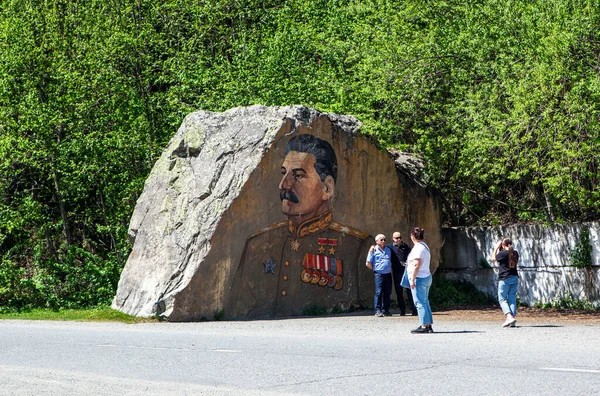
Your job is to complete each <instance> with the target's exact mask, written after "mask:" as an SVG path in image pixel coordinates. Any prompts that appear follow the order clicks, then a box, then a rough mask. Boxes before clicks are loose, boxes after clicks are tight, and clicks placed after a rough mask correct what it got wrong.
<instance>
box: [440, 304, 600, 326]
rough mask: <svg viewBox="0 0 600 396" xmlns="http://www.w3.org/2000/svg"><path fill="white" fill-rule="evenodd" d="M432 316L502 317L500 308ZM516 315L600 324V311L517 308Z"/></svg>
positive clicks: (495, 318) (462, 318)
mask: <svg viewBox="0 0 600 396" xmlns="http://www.w3.org/2000/svg"><path fill="white" fill-rule="evenodd" d="M433 314H434V316H441V317H444V319H448V320H473V321H482V322H487V321H496V322H497V321H501V320H502V319H503V315H502V311H501V310H500V308H492V307H489V308H488V307H484V308H475V307H470V308H465V309H452V310H446V311H435V312H434V313H433ZM517 316H518V317H519V318H520V319H528V318H529V319H543V320H545V321H552V322H555V321H586V322H590V323H598V324H600V312H587V311H576V310H569V309H539V308H519V309H518V310H517Z"/></svg>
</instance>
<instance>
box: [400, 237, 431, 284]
mask: <svg viewBox="0 0 600 396" xmlns="http://www.w3.org/2000/svg"><path fill="white" fill-rule="evenodd" d="M415 258H421V266H420V267H419V273H418V274H417V278H427V277H428V276H429V275H431V271H430V270H429V264H430V262H431V253H430V252H429V247H428V246H427V245H426V244H425V242H417V243H415V246H413V248H412V250H411V251H410V254H409V255H408V258H407V259H406V270H407V271H408V276H409V278H410V276H411V275H412V273H413V271H414V270H415V266H414V264H413V260H414V259H415Z"/></svg>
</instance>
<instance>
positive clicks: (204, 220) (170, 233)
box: [113, 106, 441, 321]
mask: <svg viewBox="0 0 600 396" xmlns="http://www.w3.org/2000/svg"><path fill="white" fill-rule="evenodd" d="M359 127H360V123H359V122H358V121H357V120H356V119H355V118H353V117H349V116H339V115H334V114H325V113H319V112H317V111H315V110H313V109H309V108H306V107H298V106H292V107H264V106H252V107H247V108H236V109H232V110H229V111H226V112H224V113H212V112H206V111H201V112H197V113H193V114H190V115H188V116H187V117H186V119H185V120H184V122H183V124H182V126H181V128H180V129H179V131H178V132H177V134H176V135H175V136H174V137H173V139H171V141H170V143H169V145H168V146H167V148H166V149H165V151H164V152H163V154H162V156H161V157H160V159H159V160H158V161H157V163H156V164H155V166H154V168H153V170H152V172H151V174H150V176H149V177H148V180H147V181H146V185H145V187H144V191H143V193H142V195H141V196H140V198H139V200H138V203H137V205H136V208H135V211H134V214H133V217H132V220H131V224H130V229H129V234H130V237H131V238H132V239H133V241H134V245H133V250H132V252H131V255H130V257H129V259H128V261H127V264H126V266H125V268H124V270H123V273H122V275H121V280H120V282H119V288H118V291H117V295H116V296H115V299H114V301H113V307H114V308H115V309H118V310H121V311H123V312H126V313H129V314H132V315H136V316H155V315H160V316H162V317H165V318H168V319H169V320H174V321H189V320H200V319H203V318H207V319H212V318H213V317H222V316H224V317H226V318H243V317H271V316H280V315H299V314H302V313H305V312H309V311H311V310H314V309H315V308H317V309H322V308H325V309H333V308H339V309H348V308H351V307H353V306H359V305H372V301H373V298H372V295H373V275H372V273H371V271H369V270H368V269H367V268H366V267H365V265H364V261H365V256H366V250H367V249H368V247H369V246H370V245H371V244H372V243H373V237H372V236H374V235H376V234H378V233H384V234H386V235H387V236H388V239H391V238H390V237H391V234H392V232H393V231H396V230H398V231H400V232H402V234H403V236H404V240H405V241H409V238H408V234H409V230H410V229H411V228H412V227H414V226H420V227H422V228H424V229H425V231H426V232H425V239H426V242H427V243H428V244H429V246H430V247H431V251H432V255H433V257H432V265H433V266H434V267H435V266H437V262H438V260H439V250H440V247H441V234H440V229H441V227H440V211H439V205H438V199H437V197H436V196H435V195H434V194H432V193H430V192H429V191H428V190H427V189H426V188H425V187H424V186H423V184H422V182H420V181H419V180H418V175H417V174H416V173H418V170H419V167H418V166H416V165H415V164H418V163H417V162H415V161H414V160H413V159H411V158H409V157H403V156H402V155H401V154H400V153H396V154H395V157H396V161H397V163H395V161H394V156H392V155H391V154H390V153H387V152H384V151H381V150H380V148H379V147H377V145H376V144H374V143H373V142H372V141H371V140H370V139H369V138H367V137H365V136H362V135H360V134H359V133H358V128H359ZM307 136H308V137H307ZM315 137H316V138H318V139H314V138H315ZM293 138H296V139H294V141H295V143H298V142H300V141H301V142H304V143H305V144H310V143H312V144H317V148H319V149H320V151H318V152H315V153H321V154H323V158H324V159H325V160H323V161H320V162H319V164H320V165H319V164H317V165H316V166H315V165H314V162H315V156H314V155H313V154H307V153H306V152H303V151H305V149H306V147H302V144H301V145H300V146H299V147H292V149H291V150H290V151H291V152H290V153H288V154H287V155H286V151H285V150H286V146H287V145H288V143H289V142H290V140H292V139H293ZM320 141H324V142H328V143H329V144H327V143H322V142H320ZM315 142H316V143H315ZM292 143H294V142H292ZM290 144H291V143H290ZM319 144H320V145H319ZM327 146H330V147H331V148H332V149H333V153H332V152H329V151H327V149H326V148H327ZM321 154H317V155H321ZM332 158H333V159H334V160H337V172H335V171H332V169H334V168H335V167H334V166H333V165H332V164H333V161H331V159H332ZM316 172H319V173H316ZM336 176H337V177H336ZM280 190H283V191H293V192H295V193H296V195H297V197H298V198H299V202H298V203H295V202H294V197H292V196H290V195H287V196H286V197H285V198H286V199H285V200H283V201H282V200H281V199H280ZM288 194H291V193H288ZM292 195H293V194H292ZM282 212H284V213H285V214H284V213H282Z"/></svg>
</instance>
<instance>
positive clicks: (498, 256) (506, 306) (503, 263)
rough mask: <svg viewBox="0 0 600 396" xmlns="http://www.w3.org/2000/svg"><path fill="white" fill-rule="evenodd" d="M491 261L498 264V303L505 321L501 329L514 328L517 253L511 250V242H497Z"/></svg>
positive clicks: (517, 288) (517, 287)
mask: <svg viewBox="0 0 600 396" xmlns="http://www.w3.org/2000/svg"><path fill="white" fill-rule="evenodd" d="M492 259H493V260H494V261H496V262H497V263H498V302H499V303H500V307H501V308H502V313H503V314H504V315H505V316H506V320H505V321H504V323H503V324H502V327H515V325H516V323H517V319H516V316H517V291H518V290H519V273H518V272H517V262H518V261H519V252H517V251H516V250H515V249H514V248H513V243H512V240H510V239H509V238H504V239H502V240H500V242H498V245H497V246H496V249H495V250H494V254H493V256H492Z"/></svg>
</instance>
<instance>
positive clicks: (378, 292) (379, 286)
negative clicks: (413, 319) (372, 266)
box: [374, 272, 392, 311]
mask: <svg viewBox="0 0 600 396" xmlns="http://www.w3.org/2000/svg"><path fill="white" fill-rule="evenodd" d="M390 294H392V274H391V273H390V274H378V273H377V272H375V300H374V304H375V311H388V310H389V309H390Z"/></svg>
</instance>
